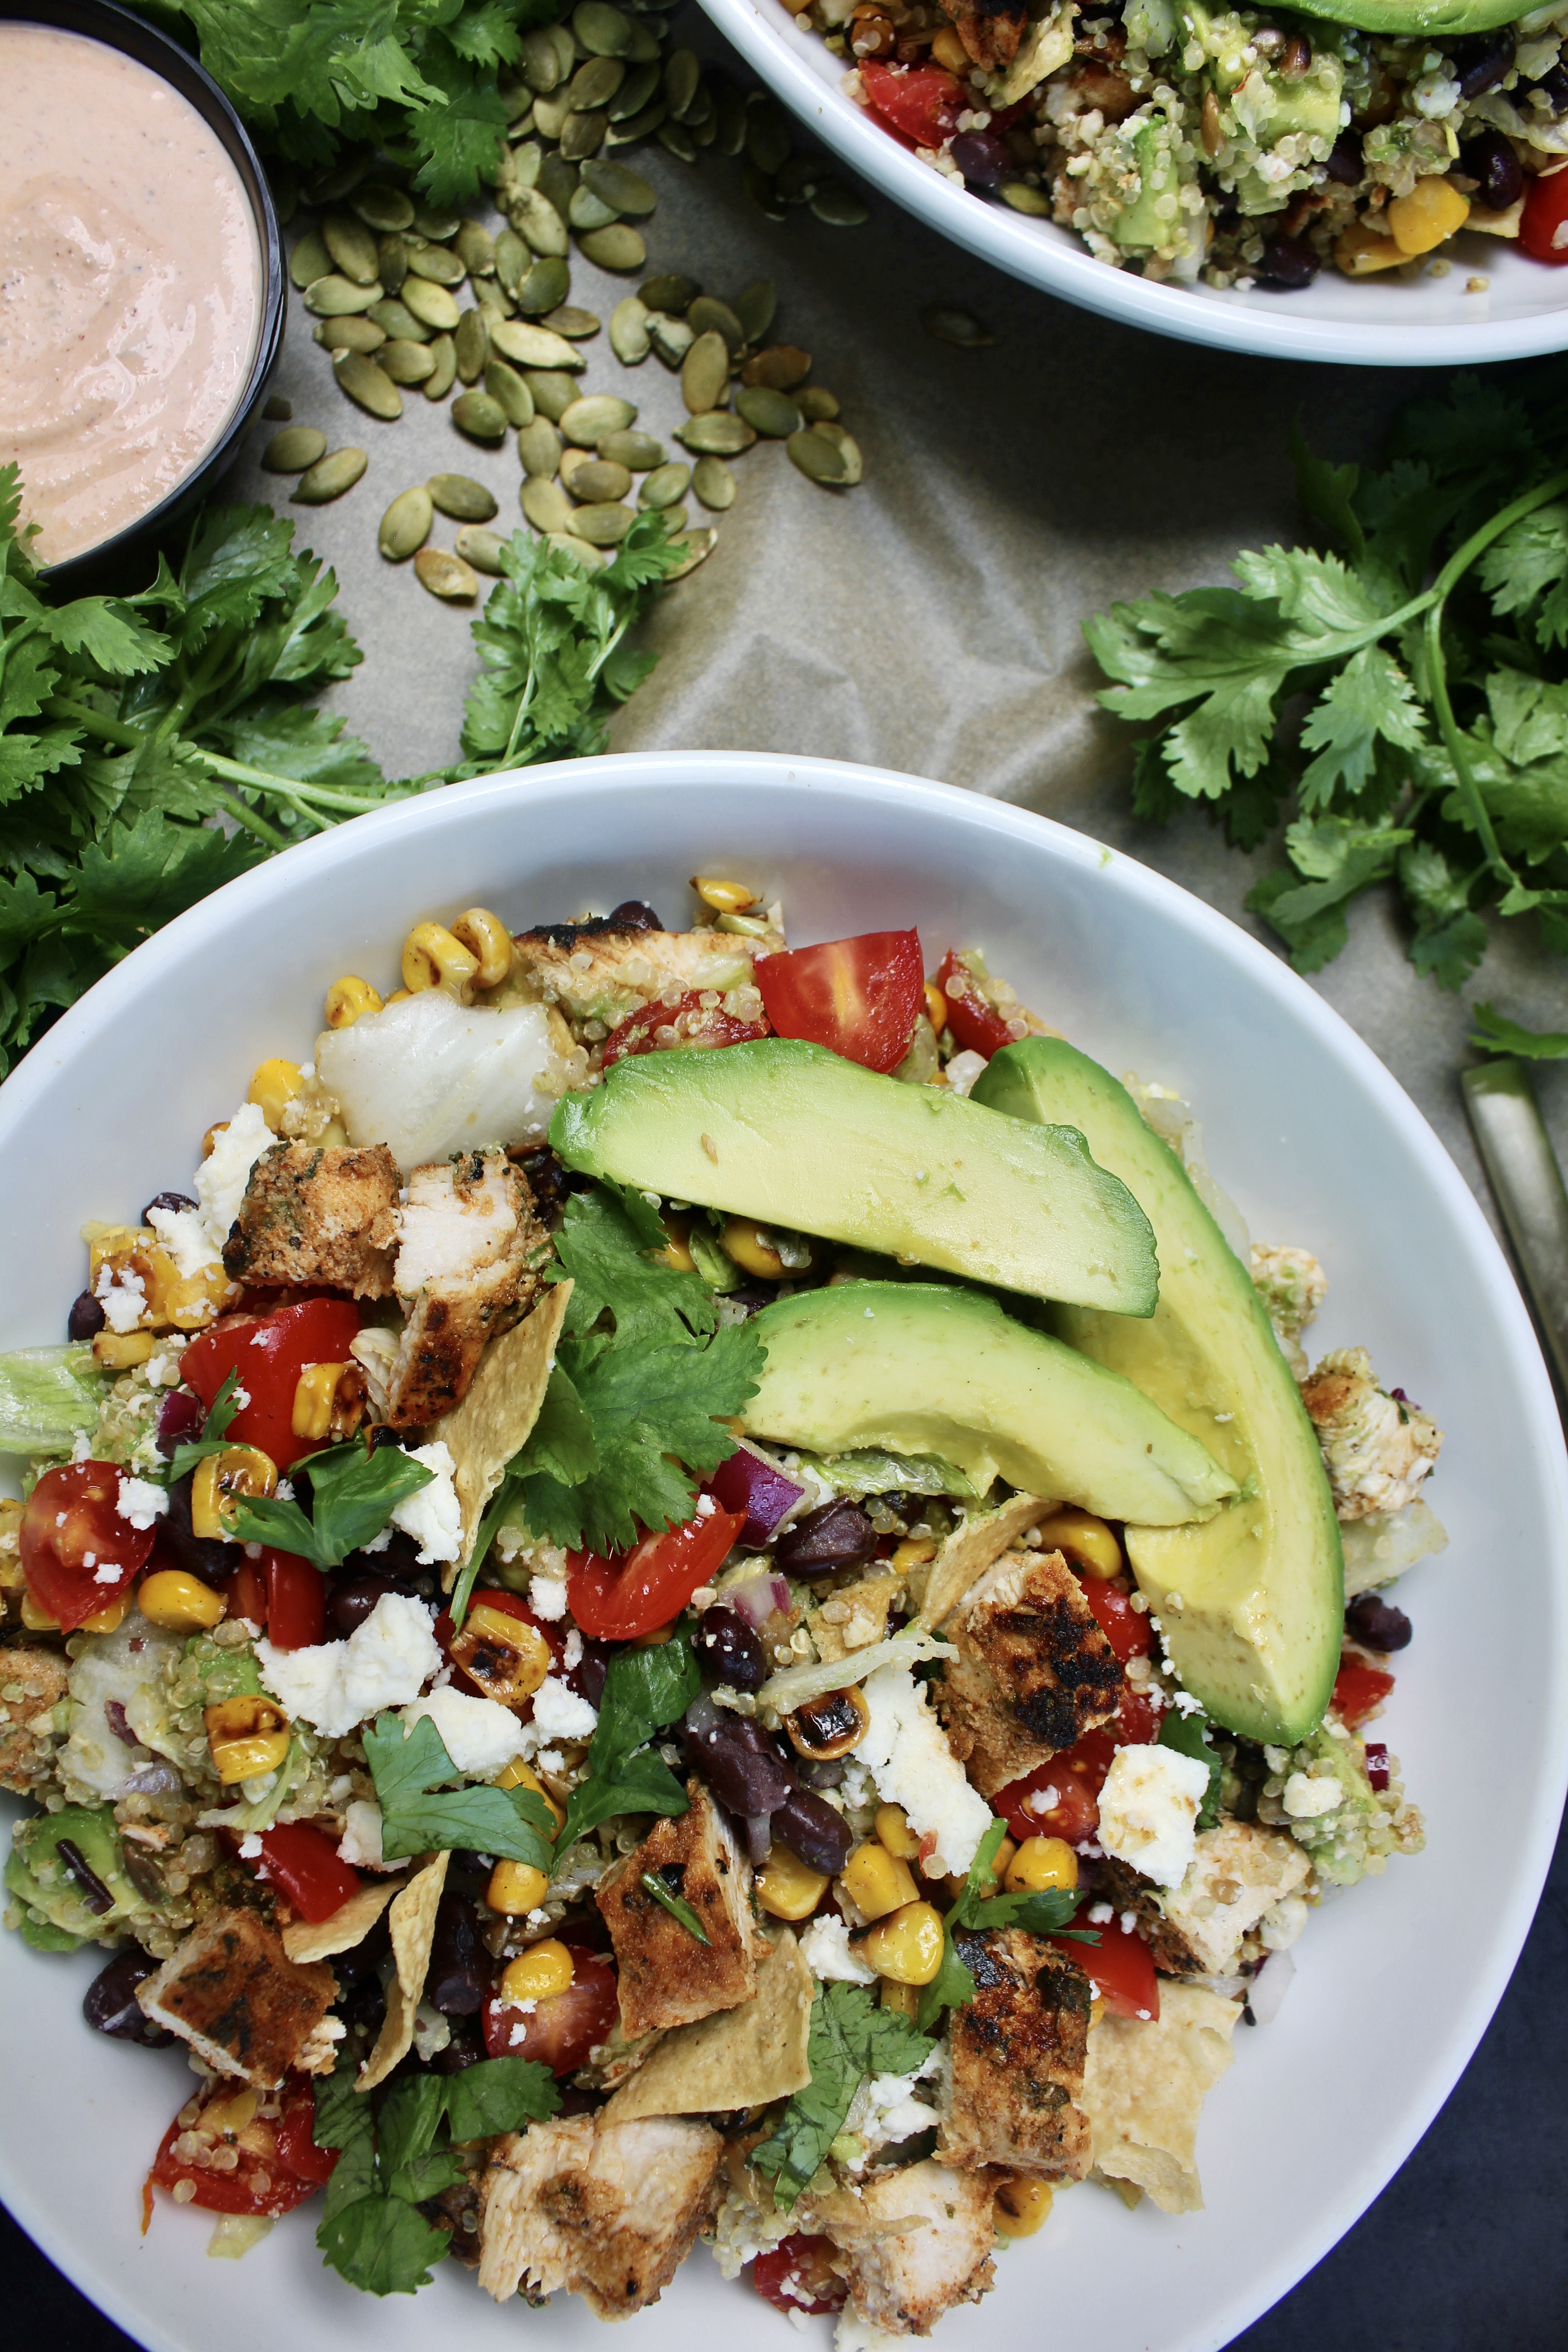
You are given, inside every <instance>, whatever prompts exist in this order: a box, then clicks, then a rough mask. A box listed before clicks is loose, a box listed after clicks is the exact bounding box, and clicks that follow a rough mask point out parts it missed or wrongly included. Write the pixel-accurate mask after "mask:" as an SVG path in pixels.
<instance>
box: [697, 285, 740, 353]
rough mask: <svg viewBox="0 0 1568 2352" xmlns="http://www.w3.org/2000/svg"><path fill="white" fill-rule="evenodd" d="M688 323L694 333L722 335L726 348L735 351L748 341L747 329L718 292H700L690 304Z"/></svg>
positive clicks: (728, 350)
mask: <svg viewBox="0 0 1568 2352" xmlns="http://www.w3.org/2000/svg"><path fill="white" fill-rule="evenodd" d="M686 323H687V325H688V326H689V328H690V330H691V331H692V333H693V334H694V335H721V336H722V337H723V340H724V348H725V350H726V351H727V352H731V353H733V352H738V351H740V350H741V349H742V345H743V344H744V343H745V342H746V341H747V335H746V331H745V329H744V327H742V324H741V321H740V320H739V319H738V318H737V317H736V316H735V313H734V312H733V310H731V308H730V305H729V304H728V302H721V301H720V299H719V298H718V296H717V295H716V294H699V295H697V296H696V297H695V299H693V300H692V301H691V302H690V303H689V304H688V306H687V311H686Z"/></svg>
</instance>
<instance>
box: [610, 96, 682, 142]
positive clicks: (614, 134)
mask: <svg viewBox="0 0 1568 2352" xmlns="http://www.w3.org/2000/svg"><path fill="white" fill-rule="evenodd" d="M667 113H668V108H667V106H666V105H665V102H664V100H663V99H662V98H656V99H654V100H652V101H651V103H650V104H648V105H647V106H645V107H643V108H642V109H641V110H639V111H638V112H637V113H636V114H628V115H626V116H625V117H617V116H616V115H612V116H611V117H610V127H609V129H608V131H605V146H606V147H635V146H636V144H637V141H638V140H639V139H651V138H652V136H653V134H654V132H655V131H658V130H659V129H660V128H661V127H662V125H663V122H664V119H665V116H666V114H667Z"/></svg>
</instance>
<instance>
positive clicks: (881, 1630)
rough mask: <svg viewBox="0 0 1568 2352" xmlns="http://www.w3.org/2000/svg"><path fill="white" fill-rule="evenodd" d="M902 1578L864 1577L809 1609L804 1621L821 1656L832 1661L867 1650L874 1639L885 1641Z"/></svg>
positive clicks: (875, 1640) (817, 1652)
mask: <svg viewBox="0 0 1568 2352" xmlns="http://www.w3.org/2000/svg"><path fill="white" fill-rule="evenodd" d="M902 1585H903V1578H902V1577H901V1576H864V1577H862V1578H861V1580H860V1581H859V1583H858V1584H847V1585H846V1586H845V1588H844V1590H843V1591H842V1592H836V1593H835V1594H834V1595H833V1598H832V1599H831V1600H830V1601H824V1602H823V1604H822V1606H821V1608H820V1609H812V1610H808V1611H807V1612H806V1620H805V1622H806V1624H807V1626H808V1627H809V1628H810V1631H811V1638H812V1640H813V1641H814V1642H815V1643H816V1654H817V1655H818V1657H819V1658H822V1659H824V1660H826V1661H829V1662H832V1661H834V1660H837V1659H838V1658H847V1657H848V1656H849V1654H850V1653H851V1651H854V1650H868V1649H869V1648H870V1646H871V1644H872V1643H873V1642H885V1641H886V1640H887V1638H888V1612H889V1609H890V1608H891V1606H892V1602H893V1596H894V1594H895V1593H896V1592H898V1591H900V1589H901V1587H902Z"/></svg>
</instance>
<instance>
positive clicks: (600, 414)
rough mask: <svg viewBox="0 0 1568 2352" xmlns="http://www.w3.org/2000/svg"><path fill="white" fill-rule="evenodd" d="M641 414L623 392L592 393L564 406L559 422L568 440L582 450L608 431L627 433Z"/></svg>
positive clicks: (592, 444) (590, 446)
mask: <svg viewBox="0 0 1568 2352" xmlns="http://www.w3.org/2000/svg"><path fill="white" fill-rule="evenodd" d="M556 422H557V423H558V424H559V425H560V427H561V430H562V432H563V434H564V435H565V436H566V438H567V440H568V441H574V442H575V443H576V445H577V446H578V448H579V449H592V448H594V447H595V445H596V444H597V443H598V442H600V441H602V440H603V439H604V437H605V434H606V433H625V432H626V431H627V430H628V428H629V427H630V426H632V425H635V424H636V423H637V410H636V409H635V408H634V407H633V405H632V404H631V402H630V401H629V400H623V399H622V398H621V396H620V394H619V393H616V392H591V393H588V394H585V395H584V398H582V399H581V400H574V401H573V403H572V404H571V406H570V407H569V408H564V409H563V410H562V412H561V415H560V416H559V417H558V418H557V419H556Z"/></svg>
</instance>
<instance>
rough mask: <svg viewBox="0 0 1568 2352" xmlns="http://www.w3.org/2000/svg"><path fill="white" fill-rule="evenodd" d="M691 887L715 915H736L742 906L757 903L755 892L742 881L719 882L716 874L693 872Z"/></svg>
mask: <svg viewBox="0 0 1568 2352" xmlns="http://www.w3.org/2000/svg"><path fill="white" fill-rule="evenodd" d="M691 887H692V888H693V889H694V890H695V891H696V893H697V895H698V897H699V898H700V899H701V901H702V903H703V905H704V906H705V907H711V908H712V909H713V912H714V913H715V914H716V915H738V914H739V913H740V912H741V909H742V908H743V907H754V906H755V905H756V903H757V894H756V892H755V891H754V890H748V889H747V887H746V886H745V884H744V883H743V882H721V881H720V879H719V878H718V877H717V876H716V875H712V874H694V875H693V876H692V877H691Z"/></svg>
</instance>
